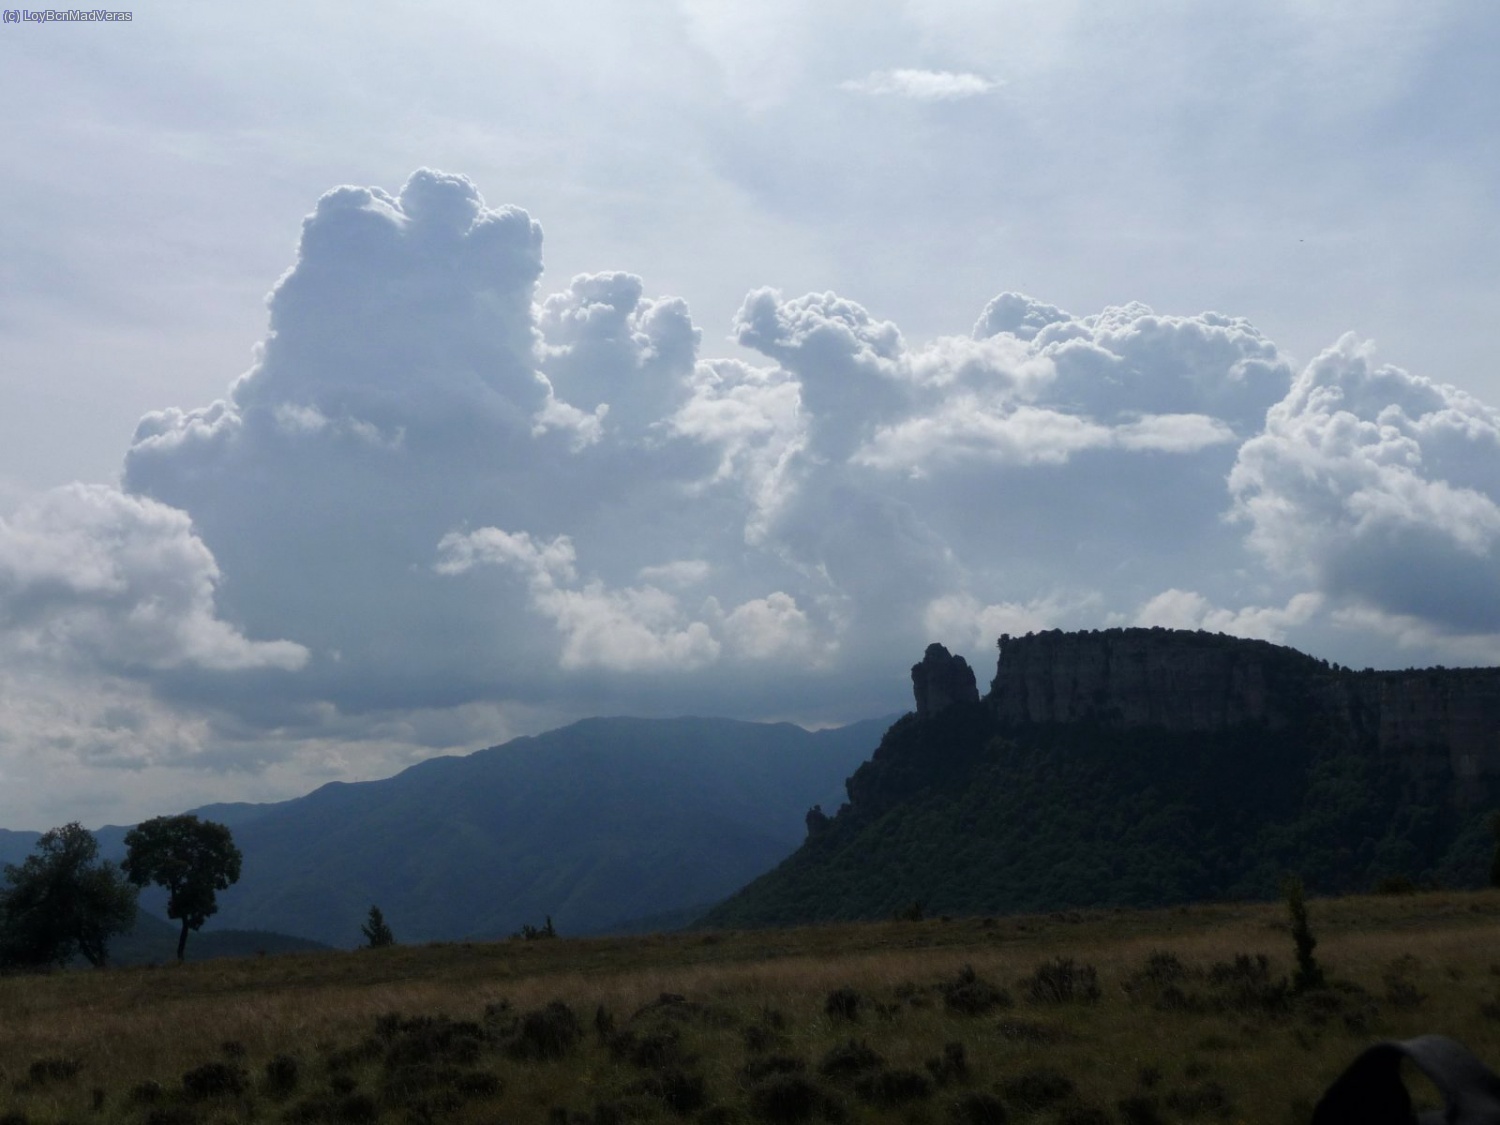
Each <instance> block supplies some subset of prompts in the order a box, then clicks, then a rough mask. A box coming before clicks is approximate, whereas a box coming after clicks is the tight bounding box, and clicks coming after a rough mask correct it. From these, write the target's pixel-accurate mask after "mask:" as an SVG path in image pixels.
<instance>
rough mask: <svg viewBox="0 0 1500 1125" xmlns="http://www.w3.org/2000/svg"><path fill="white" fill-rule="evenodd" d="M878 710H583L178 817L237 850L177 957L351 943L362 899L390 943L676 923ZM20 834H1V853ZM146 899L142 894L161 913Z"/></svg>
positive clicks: (799, 815)
mask: <svg viewBox="0 0 1500 1125" xmlns="http://www.w3.org/2000/svg"><path fill="white" fill-rule="evenodd" d="M889 722H890V720H889V718H886V719H877V720H871V721H866V722H860V723H854V724H851V725H849V726H845V727H840V728H837V729H832V730H823V731H817V732H808V731H805V730H803V729H802V728H801V727H797V726H794V725H792V724H790V723H775V724H768V723H746V722H736V721H733V720H728V719H702V718H683V719H628V718H601V719H586V720H584V721H583V722H579V723H574V724H572V725H571V726H567V727H563V728H562V729H560V730H555V731H550V732H548V733H546V734H542V735H537V736H536V737H534V738H519V739H516V740H514V741H512V742H508V743H506V744H504V745H502V746H496V747H492V748H490V749H488V750H481V751H478V752H477V753H474V754H469V755H466V756H463V757H445V758H434V759H431V760H429V761H425V762H422V763H419V764H418V765H415V766H412V767H411V768H410V769H407V770H405V771H403V772H402V773H400V774H398V775H396V776H395V777H391V778H387V779H385V780H382V781H370V782H360V783H356V784H346V783H339V782H335V783H333V784H330V785H325V786H323V787H322V788H320V789H318V790H316V791H315V792H313V793H310V794H308V795H307V796H305V797H301V798H298V799H296V800H291V801H285V802H281V803H278V804H269V805H215V806H209V807H207V808H205V809H199V810H193V811H194V812H197V813H198V814H199V815H203V816H206V817H208V818H209V819H215V820H219V821H221V822H222V823H226V824H228V825H229V826H230V827H231V829H232V830H233V833H234V838H235V841H236V843H237V844H238V845H239V847H240V849H241V851H242V852H243V853H244V857H245V858H244V871H243V875H242V877H241V879H240V882H239V883H238V884H236V885H235V886H234V887H231V888H230V889H229V890H228V891H225V892H222V893H221V894H220V896H219V900H220V906H221V909H220V912H219V913H218V914H217V915H216V916H215V917H214V918H213V919H212V920H211V921H210V922H209V924H208V926H207V927H206V928H205V930H204V933H203V935H194V936H193V937H192V938H190V939H189V949H191V948H192V945H193V942H194V941H196V940H198V939H199V937H201V936H206V935H207V934H208V933H210V932H214V931H218V930H222V929H236V928H237V929H259V930H274V931H278V932H280V933H283V934H289V935H295V936H299V937H303V938H308V939H312V940H315V941H320V942H325V943H327V944H330V945H334V946H352V945H356V944H358V943H359V942H360V932H359V928H360V925H361V923H362V922H363V921H364V919H365V916H366V913H367V912H368V910H369V908H370V906H371V904H378V905H379V906H380V908H381V910H382V912H383V913H384V914H385V917H386V920H387V922H388V923H389V924H390V926H391V928H392V929H393V930H394V931H395V934H396V936H397V938H398V939H399V940H401V941H431V940H452V939H458V938H464V937H495V936H503V935H508V934H510V933H513V932H515V931H516V930H518V929H519V928H520V927H521V926H522V925H523V924H527V923H529V924H533V925H541V924H542V922H543V920H544V918H545V917H546V916H548V915H550V916H551V917H552V920H553V923H554V925H555V926H556V927H557V929H558V931H559V932H560V933H563V934H580V933H586V932H600V931H604V930H611V929H632V928H635V927H636V926H638V925H641V924H650V923H651V922H655V921H662V922H676V923H679V924H680V923H683V922H686V921H688V920H689V919H690V918H691V917H693V916H695V915H696V914H698V913H701V912H702V910H703V908H704V904H707V903H713V902H716V901H718V900H719V899H721V898H723V897H724V896H725V895H728V894H730V893H731V892H733V891H734V890H735V889H737V888H739V887H741V886H743V885H744V884H745V883H746V882H748V881H749V880H750V879H752V878H754V877H755V876H756V875H759V874H760V873H762V872H764V871H766V870H768V869H770V868H771V867H772V866H774V865H775V864H776V863H777V862H779V861H780V860H781V859H783V858H784V857H785V856H786V855H787V854H788V853H790V852H791V851H792V850H793V849H794V848H795V847H796V846H797V844H798V843H799V842H800V841H801V839H802V838H803V836H804V835H805V832H806V823H805V815H806V813H807V810H808V808H809V807H810V806H811V805H813V804H815V803H820V802H821V803H825V804H826V803H829V802H837V801H838V800H839V799H840V797H841V796H842V792H843V782H844V779H845V778H846V777H848V775H849V774H850V773H851V772H852V771H853V770H854V769H855V767H856V766H858V765H859V763H860V762H862V761H863V760H864V759H865V758H867V757H868V756H869V754H870V752H871V750H872V749H873V748H874V746H875V744H876V742H877V741H878V740H879V737H880V732H881V731H882V730H883V729H885V727H886V726H888V725H889ZM125 831H126V829H125V828H121V827H117V826H110V827H107V828H103V829H100V830H99V832H98V833H97V835H98V837H99V841H100V847H101V851H102V852H103V854H105V855H106V856H108V857H110V858H119V857H120V856H121V855H123V843H122V840H123V837H124V834H125ZM36 837H37V834H36V833H0V849H9V852H6V851H0V856H4V855H7V854H9V855H11V857H12V858H11V859H10V860H9V862H15V861H17V860H19V859H20V858H21V857H22V856H23V855H25V854H26V853H27V852H28V851H30V850H31V848H32V846H33V845H34V843H35V840H36ZM159 899H160V895H159V894H157V893H153V892H152V891H151V890H150V889H149V888H148V890H147V892H145V893H143V894H142V902H143V904H144V905H146V906H147V907H148V909H151V910H154V911H156V912H157V913H162V912H163V910H162V906H161V903H160V901H159ZM643 919H644V920H647V921H646V923H643V922H642V920H643Z"/></svg>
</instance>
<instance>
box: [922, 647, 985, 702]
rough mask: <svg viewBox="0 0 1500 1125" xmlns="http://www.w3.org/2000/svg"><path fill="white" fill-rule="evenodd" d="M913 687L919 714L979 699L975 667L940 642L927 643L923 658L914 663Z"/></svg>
mask: <svg viewBox="0 0 1500 1125" xmlns="http://www.w3.org/2000/svg"><path fill="white" fill-rule="evenodd" d="M911 691H912V695H914V696H915V697H916V701H917V714H918V715H931V714H936V713H937V712H939V711H941V710H943V709H944V708H945V707H949V706H951V705H952V704H954V703H978V702H979V685H978V683H977V682H976V681H975V679H974V669H972V668H970V667H969V662H968V661H967V660H965V659H964V658H963V657H962V656H954V655H953V654H952V653H950V652H949V651H948V650H947V649H946V648H944V647H943V646H942V645H939V644H931V645H928V646H927V651H926V652H925V653H923V654H922V660H921V662H920V663H918V664H913V665H912V666H911Z"/></svg>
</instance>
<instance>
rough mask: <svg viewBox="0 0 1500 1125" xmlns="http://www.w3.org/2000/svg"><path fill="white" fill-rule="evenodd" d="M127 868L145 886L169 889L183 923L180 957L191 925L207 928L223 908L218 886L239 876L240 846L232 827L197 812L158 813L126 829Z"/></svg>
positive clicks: (173, 913) (170, 907) (171, 912)
mask: <svg viewBox="0 0 1500 1125" xmlns="http://www.w3.org/2000/svg"><path fill="white" fill-rule="evenodd" d="M125 847H126V849H127V851H128V854H127V855H126V857H125V864H124V867H125V872H126V874H127V875H129V876H130V881H131V882H132V883H134V884H136V885H137V886H140V887H144V886H145V885H146V884H147V883H156V884H157V885H158V886H161V887H165V888H166V891H167V917H168V918H172V919H176V920H178V921H180V922H181V923H182V932H181V934H180V935H179V936H178V939H177V959H178V960H179V961H181V960H182V958H183V954H184V952H185V951H186V949H187V936H188V931H189V930H197V929H200V928H202V926H203V923H204V922H206V921H207V920H208V918H209V916H210V915H212V914H214V913H216V912H217V911H218V909H219V903H218V898H217V892H218V891H222V890H227V889H228V888H229V887H230V886H231V885H232V884H234V883H236V882H238V880H239V877H240V858H241V857H240V849H239V848H237V847H235V843H234V837H233V836H231V835H230V833H229V829H228V828H226V827H225V826H224V825H222V824H216V823H215V822H214V821H211V820H199V819H198V818H197V817H196V816H189V815H184V816H159V817H156V818H155V819H154V820H147V821H144V822H143V823H141V824H138V825H137V826H136V827H134V828H132V829H131V830H130V831H129V832H127V833H126V834H125Z"/></svg>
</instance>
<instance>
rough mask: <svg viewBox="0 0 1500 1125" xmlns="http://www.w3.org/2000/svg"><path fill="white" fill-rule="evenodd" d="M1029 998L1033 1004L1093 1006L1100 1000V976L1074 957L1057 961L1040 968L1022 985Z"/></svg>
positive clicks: (1039, 966) (1046, 963)
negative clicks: (1083, 1004) (1073, 1003)
mask: <svg viewBox="0 0 1500 1125" xmlns="http://www.w3.org/2000/svg"><path fill="white" fill-rule="evenodd" d="M1021 983H1022V986H1023V987H1024V988H1025V989H1026V998H1027V999H1028V1000H1030V1001H1031V1002H1032V1003H1034V1004H1066V1003H1070V1002H1074V1001H1076V1002H1080V1003H1085V1004H1094V1003H1097V1002H1098V1000H1099V974H1098V973H1097V972H1096V971H1095V970H1094V966H1092V965H1079V964H1077V963H1076V962H1075V961H1074V960H1073V958H1071V957H1057V958H1054V959H1053V960H1051V961H1047V962H1044V963H1043V964H1041V965H1038V966H1037V968H1036V972H1034V973H1032V974H1031V976H1029V977H1027V978H1026V979H1025V980H1023V981H1022V982H1021Z"/></svg>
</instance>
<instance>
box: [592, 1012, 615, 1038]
mask: <svg viewBox="0 0 1500 1125" xmlns="http://www.w3.org/2000/svg"><path fill="white" fill-rule="evenodd" d="M614 1033H615V1017H614V1016H613V1015H611V1014H610V1012H609V1011H608V1010H607V1009H606V1008H605V1007H604V1005H603V1004H600V1005H599V1006H598V1007H597V1008H595V1009H594V1034H595V1035H597V1036H598V1037H599V1042H600V1043H608V1042H609V1037H610V1036H611V1035H613V1034H614Z"/></svg>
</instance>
